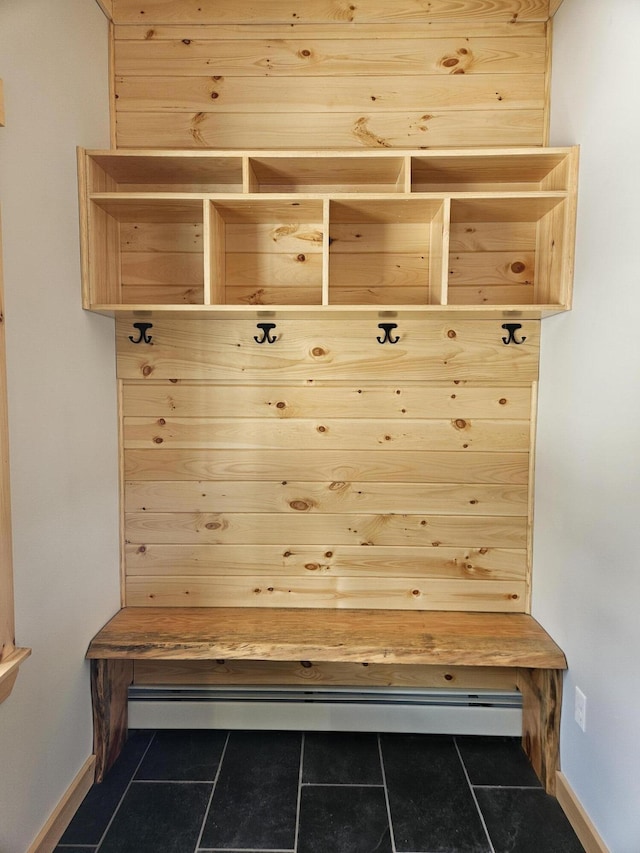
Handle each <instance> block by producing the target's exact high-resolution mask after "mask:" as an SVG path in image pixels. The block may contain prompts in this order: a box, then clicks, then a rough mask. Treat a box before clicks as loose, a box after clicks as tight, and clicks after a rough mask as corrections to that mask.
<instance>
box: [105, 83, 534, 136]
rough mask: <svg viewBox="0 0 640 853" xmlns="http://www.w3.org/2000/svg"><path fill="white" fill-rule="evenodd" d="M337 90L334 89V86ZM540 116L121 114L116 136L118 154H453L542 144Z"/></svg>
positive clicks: (501, 112) (516, 112) (424, 110)
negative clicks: (258, 150) (255, 150)
mask: <svg viewBox="0 0 640 853" xmlns="http://www.w3.org/2000/svg"><path fill="white" fill-rule="evenodd" d="M336 85H339V84H336ZM544 130H545V122H544V114H543V111H542V110H532V109H510V110H505V109H486V110H450V111H442V110H438V109H436V108H432V107H431V105H430V104H429V103H428V101H425V103H424V104H423V105H422V106H421V108H420V110H416V111H399V112H390V113H378V114H374V113H371V111H370V110H367V111H365V110H362V111H359V112H353V113H348V112H339V113H337V112H336V113H324V112H323V113H278V119H277V121H274V116H273V114H272V113H270V112H248V113H244V112H238V113H227V114H225V117H224V121H220V119H219V117H218V116H216V115H215V114H213V113H205V112H202V111H197V112H186V113H170V112H169V113H165V112H158V111H156V112H143V113H134V112H124V111H121V112H119V113H118V116H117V120H116V136H117V140H118V145H119V146H120V147H123V148H146V147H149V146H150V145H151V146H153V147H157V148H245V149H246V148H252V147H254V146H255V143H256V140H257V139H259V140H260V141H261V143H262V145H263V146H264V147H265V148H273V149H277V148H284V147H286V148H300V149H317V148H403V147H404V148H406V147H410V148H423V147H428V148H456V147H463V146H465V145H474V146H476V147H490V146H499V145H515V146H527V145H541V144H542V142H543V137H544Z"/></svg>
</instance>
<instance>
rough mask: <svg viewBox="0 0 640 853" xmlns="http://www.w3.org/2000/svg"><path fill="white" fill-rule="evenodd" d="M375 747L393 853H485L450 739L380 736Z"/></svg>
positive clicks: (480, 828)
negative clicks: (380, 762) (378, 749)
mask: <svg viewBox="0 0 640 853" xmlns="http://www.w3.org/2000/svg"><path fill="white" fill-rule="evenodd" d="M381 744H382V757H383V763H384V771H385V775H386V780H387V789H388V792H389V804H390V808H391V821H392V824H393V831H394V836H395V843H396V849H397V850H398V851H399V853H400V851H413V853H433V851H438V853H490V849H491V848H490V846H489V842H488V840H487V837H486V833H485V831H484V828H483V826H482V821H481V819H480V815H479V814H478V810H477V807H476V804H475V802H474V799H473V795H472V793H471V789H470V788H469V785H468V783H467V780H466V777H465V774H464V770H463V767H462V764H461V762H460V758H459V756H458V752H457V750H456V748H455V744H454V741H453V738H451V737H448V736H438V735H382V736H381ZM538 853H540V851H538Z"/></svg>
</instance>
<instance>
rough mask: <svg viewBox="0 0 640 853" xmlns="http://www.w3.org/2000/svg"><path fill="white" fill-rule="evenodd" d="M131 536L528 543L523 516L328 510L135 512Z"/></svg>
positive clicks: (129, 523)
mask: <svg viewBox="0 0 640 853" xmlns="http://www.w3.org/2000/svg"><path fill="white" fill-rule="evenodd" d="M125 540H126V542H128V543H135V544H145V543H148V542H152V543H157V544H177V545H179V544H185V545H195V544H211V545H215V544H222V545H224V544H228V545H235V544H237V545H246V544H258V545H281V544H282V543H290V544H291V545H297V544H312V543H314V542H331V543H332V544H334V545H362V546H373V545H390V546H418V547H425V546H429V545H433V546H434V547H438V546H439V545H445V546H462V547H474V548H525V547H526V545H527V519H526V517H522V516H515V517H496V516H488V517H485V516H469V515H461V516H455V515H451V516H437V515H430V516H425V515H393V514H366V513H365V514H362V513H359V514H349V515H343V514H339V513H326V514H323V515H320V514H318V515H312V514H311V513H295V514H291V515H289V514H287V515H282V514H280V513H264V512H263V513H205V512H202V513H195V512H182V513H176V512H174V513H154V512H131V513H128V514H127V516H126V518H125Z"/></svg>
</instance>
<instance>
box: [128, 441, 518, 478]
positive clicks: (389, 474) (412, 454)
mask: <svg viewBox="0 0 640 853" xmlns="http://www.w3.org/2000/svg"><path fill="white" fill-rule="evenodd" d="M124 471H125V477H126V478H127V479H136V480H203V479H204V480H210V481H213V480H228V479H230V478H233V479H235V480H247V481H256V482H258V481H262V480H276V481H278V480H279V478H280V479H285V480H300V479H303V478H305V477H306V478H307V479H311V480H332V481H333V480H349V479H354V480H364V481H374V482H375V481H382V482H386V483H398V482H410V483H421V482H424V481H425V480H427V481H428V482H430V483H511V484H520V485H521V484H523V483H526V482H527V479H528V472H529V454H528V453H524V452H523V453H520V452H492V451H487V452H480V453H478V452H476V451H473V450H469V451H468V452H465V453H460V452H458V451H441V450H418V451H395V452H393V453H391V452H387V453H378V452H377V451H368V450H348V451H347V450H344V451H341V450H318V451H316V452H315V453H313V454H310V453H309V452H308V451H307V450H299V449H296V448H292V449H289V450H261V451H260V452H259V453H256V452H255V451H254V450H228V449H225V451H224V453H220V452H219V451H218V450H202V449H195V448H185V449H179V450H169V449H166V448H165V449H163V450H162V453H158V450H157V447H154V448H153V449H148V450H125V451H124Z"/></svg>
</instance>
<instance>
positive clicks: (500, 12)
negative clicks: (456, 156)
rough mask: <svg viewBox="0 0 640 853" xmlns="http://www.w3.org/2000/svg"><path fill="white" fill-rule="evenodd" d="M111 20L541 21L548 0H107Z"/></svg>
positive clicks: (231, 22) (133, 21)
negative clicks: (390, 0)
mask: <svg viewBox="0 0 640 853" xmlns="http://www.w3.org/2000/svg"><path fill="white" fill-rule="evenodd" d="M113 15H114V20H115V21H116V23H144V24H145V25H146V24H155V23H169V22H171V21H177V22H179V23H183V24H186V23H197V24H210V23H215V24H234V23H241V24H271V23H279V24H292V23H301V24H309V23H311V24H313V23H322V22H325V21H327V22H335V23H341V24H353V23H368V22H369V23H370V22H378V23H379V22H384V23H389V24H393V23H409V22H415V23H424V22H430V21H456V20H458V21H459V20H465V21H466V20H471V21H474V20H480V21H484V20H496V21H509V22H511V23H514V22H515V21H516V20H521V21H545V20H547V18H548V17H549V0H465V2H464V3H460V2H459V0H431V2H429V3H428V5H427V7H425V3H424V2H423V0H402V2H395V3H394V4H392V5H390V4H389V3H388V0H359V2H358V3H357V5H356V4H355V3H349V2H338V3H336V2H331V0H304V2H303V3H301V2H295V0H142V2H137V0H113Z"/></svg>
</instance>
